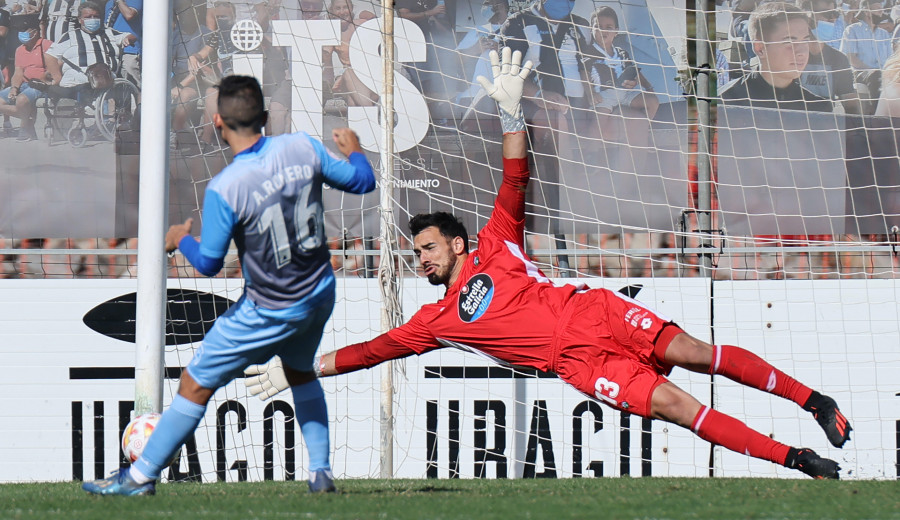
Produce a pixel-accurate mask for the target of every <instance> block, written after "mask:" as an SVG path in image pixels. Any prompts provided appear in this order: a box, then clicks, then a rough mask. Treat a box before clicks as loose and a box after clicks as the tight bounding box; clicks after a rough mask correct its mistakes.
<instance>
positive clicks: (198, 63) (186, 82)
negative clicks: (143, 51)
mask: <svg viewBox="0 0 900 520" xmlns="http://www.w3.org/2000/svg"><path fill="white" fill-rule="evenodd" d="M202 9H203V8H202V6H201V7H187V8H182V9H179V10H178V11H177V12H176V15H175V27H174V30H173V31H172V47H171V50H170V55H171V57H172V86H171V92H170V95H171V99H172V103H173V106H174V109H173V112H172V130H173V132H172V134H171V135H170V142H169V144H170V145H171V146H172V147H173V148H177V147H178V146H177V145H178V144H179V143H178V135H179V132H182V131H184V130H186V129H187V128H188V126H189V121H190V119H191V117H192V116H193V115H194V110H195V109H196V107H197V103H198V102H199V101H200V97H201V95H202V96H205V103H206V107H207V108H211V109H212V111H213V112H215V107H216V97H215V85H216V83H217V81H216V80H217V79H218V77H219V76H218V74H217V73H216V71H215V70H214V67H215V64H214V63H210V56H211V55H212V53H213V47H212V45H210V40H211V38H210V34H211V31H210V30H209V29H207V28H206V26H204V25H202V24H201V23H200V21H201V20H202V19H205V18H206V17H205V16H204V14H203V13H202ZM198 10H199V11H201V12H198ZM207 112H208V110H207ZM198 118H199V116H198ZM211 126H212V125H211V124H210V122H209V121H207V124H206V125H205V126H204V130H203V135H201V141H202V142H204V143H206V144H207V145H212V144H213V142H212V139H214V135H212V134H213V131H212V129H211ZM206 127H210V131H209V132H207V131H206V130H207V129H206ZM206 139H208V140H206ZM201 146H202V145H201Z"/></svg>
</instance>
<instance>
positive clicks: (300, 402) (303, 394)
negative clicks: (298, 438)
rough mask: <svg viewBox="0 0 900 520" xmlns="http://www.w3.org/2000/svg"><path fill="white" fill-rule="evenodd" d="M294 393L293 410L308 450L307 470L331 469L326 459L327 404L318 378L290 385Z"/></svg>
mask: <svg viewBox="0 0 900 520" xmlns="http://www.w3.org/2000/svg"><path fill="white" fill-rule="evenodd" d="M291 392H292V393H293V394H294V411H295V413H296V414H297V423H298V424H299V425H300V432H301V433H303V440H304V441H306V450H307V451H308V452H309V471H311V472H312V471H316V470H320V469H331V464H330V463H329V461H328V459H329V456H330V455H331V453H330V450H331V446H330V441H329V439H328V406H327V405H326V404H325V392H323V391H322V385H320V384H319V380H318V379H316V380H315V381H310V382H309V383H305V384H302V385H299V386H293V387H291Z"/></svg>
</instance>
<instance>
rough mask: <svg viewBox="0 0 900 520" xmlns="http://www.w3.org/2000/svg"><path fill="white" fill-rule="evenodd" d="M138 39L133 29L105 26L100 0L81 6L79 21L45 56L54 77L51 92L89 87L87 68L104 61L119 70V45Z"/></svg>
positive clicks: (69, 93) (71, 92)
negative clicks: (124, 31) (121, 30)
mask: <svg viewBox="0 0 900 520" xmlns="http://www.w3.org/2000/svg"><path fill="white" fill-rule="evenodd" d="M135 41H137V37H136V36H135V35H133V34H131V33H122V32H119V31H116V30H114V29H110V28H104V27H103V8H102V7H100V5H99V4H97V3H96V2H85V3H83V4H81V5H80V6H78V25H77V26H76V28H75V29H73V30H71V31H69V32H68V33H66V34H64V35H63V36H62V38H60V40H59V41H57V42H54V43H53V45H51V46H50V49H48V50H47V54H45V56H44V58H45V60H46V64H47V71H48V72H49V73H50V75H51V77H52V79H51V82H50V85H51V87H58V88H55V89H51V93H56V94H58V95H61V96H64V97H71V96H72V95H74V94H75V93H76V92H77V91H78V90H83V89H85V88H87V87H88V77H87V75H86V74H85V70H86V69H87V68H88V67H89V66H91V65H93V64H94V63H98V62H102V63H106V64H107V65H109V68H110V69H112V70H113V71H116V70H118V65H119V48H120V47H126V46H128V45H131V44H133V43H134V42H135Z"/></svg>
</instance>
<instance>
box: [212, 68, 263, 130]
mask: <svg viewBox="0 0 900 520" xmlns="http://www.w3.org/2000/svg"><path fill="white" fill-rule="evenodd" d="M218 105H219V116H220V117H221V118H222V122H224V123H225V125H226V126H227V127H228V128H230V129H232V130H234V131H241V130H251V131H252V132H253V133H259V132H262V128H263V127H264V126H265V125H266V119H267V116H268V115H267V114H266V109H265V104H264V102H263V93H262V89H261V88H260V86H259V81H257V80H256V78H254V77H251V76H225V77H224V78H222V81H221V82H220V83H219V101H218Z"/></svg>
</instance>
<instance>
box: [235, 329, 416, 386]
mask: <svg viewBox="0 0 900 520" xmlns="http://www.w3.org/2000/svg"><path fill="white" fill-rule="evenodd" d="M426 352H427V350H426ZM419 353H420V352H417V351H415V350H413V349H411V348H409V347H407V346H406V345H404V344H402V343H400V342H398V341H396V340H394V339H392V338H391V337H390V335H389V334H382V335H380V336H378V337H377V338H375V339H373V340H371V341H364V342H362V343H356V344H354V345H349V346H346V347H344V348H342V349H339V350H336V351H334V352H329V353H327V354H323V355H322V356H321V357H319V358H318V359H316V360H315V361H314V363H315V366H314V367H313V368H314V370H315V372H316V375H317V376H319V377H327V376H334V375H337V374H346V373H347V372H355V371H357V370H361V369H363V368H371V367H374V366H376V365H379V364H381V363H383V362H385V361H389V360H392V359H400V358H404V357H408V356H411V355H413V354H419ZM244 375H245V376H246V377H245V378H244V384H245V385H246V386H247V391H248V392H250V395H255V396H259V398H260V399H261V400H263V401H265V400H266V399H268V398H270V397H272V396H273V395H275V394H277V393H279V392H281V391H282V390H287V389H288V387H289V386H290V384H289V383H288V380H287V377H286V376H285V373H284V368H283V367H282V365H281V358H280V357H278V356H275V357H273V358H272V359H271V360H270V361H269V362H268V363H266V364H264V365H253V366H251V367H248V368H247V369H246V370H244Z"/></svg>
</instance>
